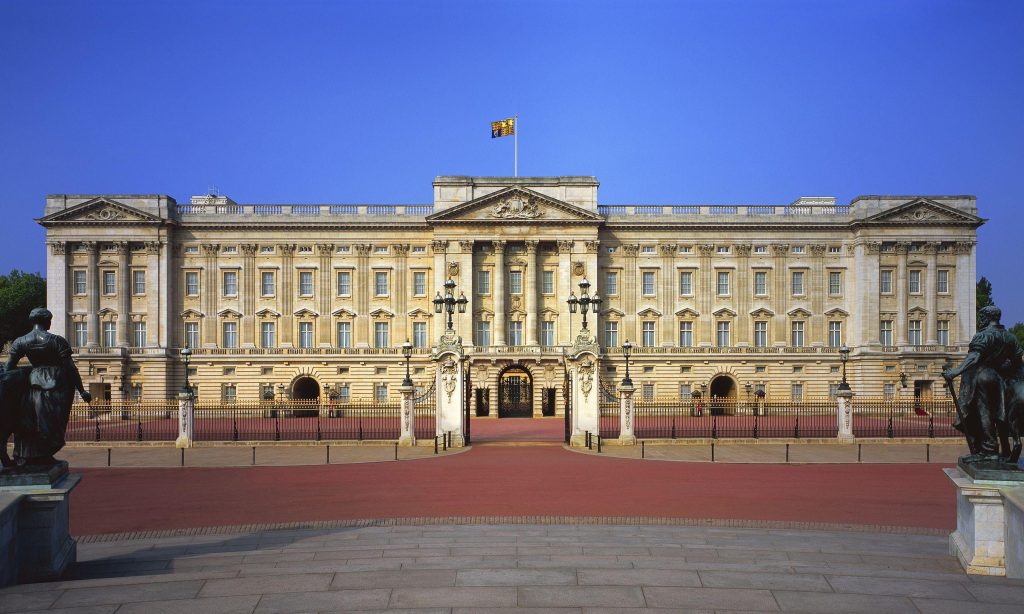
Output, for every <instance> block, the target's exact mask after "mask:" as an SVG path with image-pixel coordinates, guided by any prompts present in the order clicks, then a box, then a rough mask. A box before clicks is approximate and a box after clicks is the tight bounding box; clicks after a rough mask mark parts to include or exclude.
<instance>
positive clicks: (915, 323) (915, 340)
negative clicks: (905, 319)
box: [907, 320, 921, 345]
mask: <svg viewBox="0 0 1024 614" xmlns="http://www.w3.org/2000/svg"><path fill="white" fill-rule="evenodd" d="M908 333H909V334H908V339H907V341H909V342H910V345H921V320H911V321H910V330H909V331H908Z"/></svg>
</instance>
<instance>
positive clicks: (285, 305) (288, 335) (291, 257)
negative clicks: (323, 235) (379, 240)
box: [277, 243, 359, 348]
mask: <svg viewBox="0 0 1024 614" xmlns="http://www.w3.org/2000/svg"><path fill="white" fill-rule="evenodd" d="M277 247H278V250H280V252H281V279H280V280H278V286H277V288H278V293H279V294H280V296H281V299H280V300H281V330H280V335H281V336H280V337H279V338H278V343H279V344H280V345H281V347H285V348H290V347H295V337H294V336H293V333H292V331H293V329H294V328H295V292H296V288H295V281H294V279H295V244H294V243H287V244H283V245H278V246H277ZM358 247H359V246H358V245H357V246H356V248H358ZM356 288H357V286H354V285H353V287H352V291H353V292H355V291H356ZM356 311H357V312H358V311H359V310H358V309H357V310H356ZM358 328H359V327H358V326H357V327H356V329H357V330H358Z"/></svg>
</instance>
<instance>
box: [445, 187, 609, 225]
mask: <svg viewBox="0 0 1024 614" xmlns="http://www.w3.org/2000/svg"><path fill="white" fill-rule="evenodd" d="M602 221H604V218H603V217H601V216H600V215H598V214H596V213H594V212H593V211H587V210H586V209H583V208H582V207H577V206H576V205H572V204H569V203H567V202H564V201H561V200H558V199H556V198H551V197H550V196H545V195H543V194H540V193H538V192H535V191H533V190H530V189H529V188H523V187H519V186H515V187H510V188H506V189H504V190H499V191H497V192H494V193H492V194H488V195H486V196H481V197H480V198H475V199H473V200H470V201H466V202H464V203H462V204H459V205H455V206H454V207H450V208H448V209H445V210H444V211H440V212H438V213H435V214H433V215H429V216H427V222H430V223H462V224H466V223H469V224H501V223H504V222H510V223H516V224H522V223H523V222H534V223H538V224H599V223H601V222H602Z"/></svg>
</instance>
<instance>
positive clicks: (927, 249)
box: [924, 241, 939, 345]
mask: <svg viewBox="0 0 1024 614" xmlns="http://www.w3.org/2000/svg"><path fill="white" fill-rule="evenodd" d="M938 251H939V244H938V243H935V242H932V241H929V242H928V243H925V244H924V254H925V256H924V257H925V258H926V259H927V261H928V270H927V271H926V272H925V278H924V308H925V309H926V310H927V311H928V322H927V323H926V324H925V328H926V329H927V330H925V343H926V344H928V345H935V343H936V342H937V339H936V338H935V337H936V335H935V329H936V328H938V314H937V313H935V310H936V308H937V305H936V299H937V295H936V290H937V289H936V287H935V259H936V253H937V252H938Z"/></svg>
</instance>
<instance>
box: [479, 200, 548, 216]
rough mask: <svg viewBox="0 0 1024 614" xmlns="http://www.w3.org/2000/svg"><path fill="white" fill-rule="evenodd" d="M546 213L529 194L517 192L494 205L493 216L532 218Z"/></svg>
mask: <svg viewBox="0 0 1024 614" xmlns="http://www.w3.org/2000/svg"><path fill="white" fill-rule="evenodd" d="M542 215H544V212H543V211H541V210H540V209H539V208H538V207H537V203H536V202H535V201H534V200H533V199H531V198H530V197H528V196H524V195H521V194H516V195H515V196H511V197H509V198H506V199H505V200H503V201H501V202H499V203H498V204H496V205H494V208H493V209H491V216H492V217H497V218H502V219H507V220H532V219H536V218H538V217H540V216H542Z"/></svg>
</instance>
